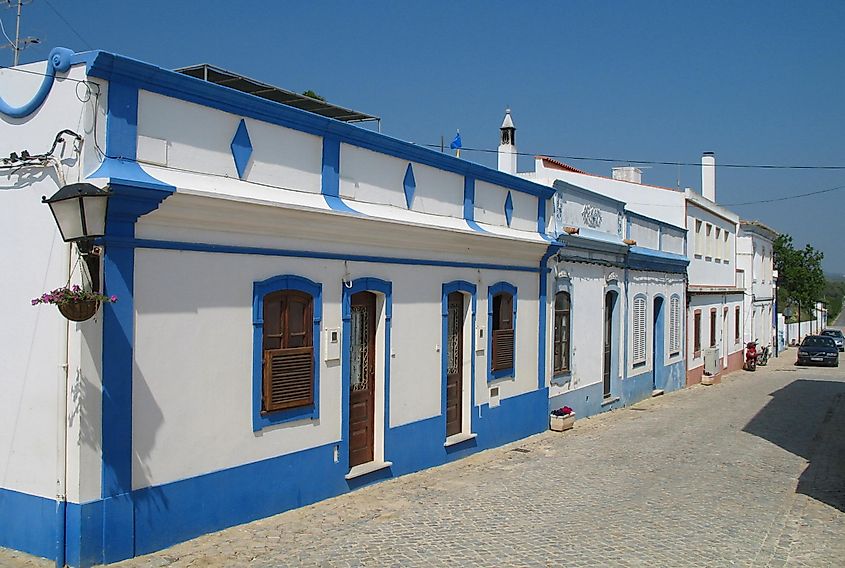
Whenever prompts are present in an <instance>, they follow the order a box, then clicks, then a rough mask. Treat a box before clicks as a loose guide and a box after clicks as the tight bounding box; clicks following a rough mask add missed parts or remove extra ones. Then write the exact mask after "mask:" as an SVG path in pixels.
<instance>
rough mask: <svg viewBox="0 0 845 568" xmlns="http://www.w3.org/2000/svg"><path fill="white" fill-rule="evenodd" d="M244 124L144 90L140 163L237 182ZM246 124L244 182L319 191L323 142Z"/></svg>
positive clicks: (259, 124)
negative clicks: (237, 146) (235, 149)
mask: <svg viewBox="0 0 845 568" xmlns="http://www.w3.org/2000/svg"><path fill="white" fill-rule="evenodd" d="M240 121H241V117H240V116H237V115H234V114H229V113H226V112H223V111H219V110H215V109H211V108H208V107H205V106H202V105H198V104H194V103H189V102H185V101H179V100H177V99H174V98H171V97H165V96H163V95H158V94H155V93H150V92H147V91H141V92H140V93H139V96H138V137H139V140H138V160H140V161H142V162H151V163H156V164H159V165H168V166H170V167H175V168H182V169H186V170H190V171H195V172H203V173H208V174H212V175H219V176H226V177H230V178H235V179H238V172H237V169H236V168H235V162H234V159H233V158H232V150H231V148H230V145H231V143H232V139H233V138H234V137H235V133H236V132H237V130H238V125H239V124H240ZM246 125H247V131H248V132H249V138H250V141H251V143H252V147H253V152H252V157H251V159H250V162H249V165H248V166H247V169H246V172H245V175H244V179H246V180H248V181H251V182H256V183H261V184H270V185H275V186H283V187H287V188H289V189H296V190H298V191H308V192H316V193H319V192H320V180H321V171H322V164H323V162H322V151H323V141H322V138H321V137H319V136H313V135H311V134H305V133H302V132H299V131H296V130H291V129H289V128H284V127H281V126H276V125H273V124H268V123H266V122H262V121H259V120H253V119H246ZM163 155H164V156H166V160H165V161H164V163H162V159H161V158H162V156H163ZM403 173H404V172H403ZM400 179H401V178H400ZM280 180H284V181H283V182H280ZM400 187H401V185H400Z"/></svg>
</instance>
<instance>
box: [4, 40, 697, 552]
mask: <svg viewBox="0 0 845 568" xmlns="http://www.w3.org/2000/svg"><path fill="white" fill-rule="evenodd" d="M0 117H2V121H0V156H4V157H5V156H8V158H6V159H5V160H4V161H3V163H2V164H0V166H2V167H0V231H2V235H3V237H4V241H5V242H6V243H7V246H6V247H3V249H2V251H0V257H1V258H2V259H3V261H5V265H6V266H14V267H15V271H14V272H15V277H14V278H8V279H7V280H6V284H5V285H4V289H5V292H4V293H3V294H0V310H2V313H3V314H4V324H3V326H2V327H1V328H0V387H2V389H3V391H4V393H5V396H4V397H2V399H0V546H4V547H11V548H15V549H19V550H23V551H26V552H29V553H32V554H36V555H40V556H44V557H49V558H55V559H56V561H57V563H59V564H60V565H63V564H68V565H71V566H88V565H92V564H97V563H108V562H113V561H117V560H121V559H124V558H129V557H132V556H136V555H139V554H144V553H147V552H151V551H154V550H158V549H161V548H164V547H167V546H169V545H171V544H174V543H176V542H179V541H183V540H186V539H190V538H192V537H195V536H198V535H201V534H204V533H208V532H211V531H214V530H218V529H221V528H225V527H227V526H232V525H235V524H239V523H243V522H247V521H250V520H253V519H257V518H261V517H265V516H268V515H272V514H275V513H278V512H281V511H285V510H288V509H291V508H295V507H300V506H302V505H306V504H308V503H312V502H315V501H318V500H321V499H325V498H327V497H330V496H334V495H338V494H340V493H343V492H346V491H349V490H351V489H354V488H356V487H358V486H361V485H364V484H367V483H371V482H374V481H377V480H380V479H384V478H388V477H393V476H397V475H402V474H404V473H409V472H412V471H417V470H420V469H423V468H427V467H431V466H435V465H438V464H442V463H445V462H448V461H450V460H453V459H456V458H459V457H462V456H466V455H468V454H471V453H473V452H476V451H479V450H482V449H485V448H490V447H494V446H498V445H501V444H504V443H507V442H510V441H514V440H518V439H520V438H523V437H526V436H529V435H531V434H534V433H537V432H540V431H542V430H544V429H546V428H547V426H548V410H549V408H550V406H557V405H559V404H561V403H569V404H570V406H573V407H574V408H576V411H577V412H578V413H579V416H586V415H589V414H592V413H594V412H598V411H599V410H601V409H607V408H612V407H613V406H614V405H619V404H627V403H630V402H632V401H634V400H638V399H640V398H643V397H645V396H649V395H650V394H651V393H652V391H653V390H655V389H670V388H675V383H676V382H677V377H676V371H675V368H676V366H677V365H678V364H680V368H683V353H682V352H681V353H680V354H674V353H673V352H672V351H671V348H670V347H669V345H670V344H672V345H674V344H673V343H672V341H673V340H672V339H669V338H670V336H672V335H671V334H672V333H675V331H673V330H674V328H670V327H671V326H670V324H669V323H668V322H669V321H670V315H669V314H670V311H671V309H670V305H673V304H672V302H673V301H674V299H675V298H680V299H681V301H683V278H684V277H683V273H684V269H685V266H686V264H685V262H686V260H685V259H683V258H678V251H676V250H675V249H677V247H678V246H681V247H683V242H684V234H683V231H680V230H677V228H676V227H671V226H669V225H668V224H666V223H659V222H654V221H653V220H651V219H649V218H647V217H642V216H637V215H634V214H631V213H630V212H628V211H626V210H625V207H624V204H623V203H621V202H618V201H614V200H611V199H607V198H604V197H602V196H601V195H597V194H594V193H590V192H589V191H586V190H583V189H579V188H575V187H570V186H564V187H550V186H548V185H545V184H542V183H536V182H534V181H531V180H527V179H523V178H521V177H518V176H515V175H511V174H512V173H514V172H510V173H509V172H501V171H497V170H493V169H489V168H486V167H484V166H481V165H478V164H474V163H471V162H468V161H465V160H461V159H458V158H455V157H452V156H449V155H445V154H441V153H439V152H435V151H431V150H428V149H425V148H421V147H419V146H416V145H414V144H411V143H408V142H404V141H401V140H396V139H394V138H390V137H388V136H385V135H383V134H380V133H377V132H373V131H371V130H367V129H365V128H362V127H359V126H356V125H354V124H350V123H348V122H343V121H341V120H336V119H333V118H329V117H326V116H322V115H319V114H315V113H312V112H306V111H304V110H300V109H297V108H293V107H291V106H289V105H285V104H281V103H278V102H275V101H273V100H268V99H266V98H261V97H258V96H255V95H252V94H248V93H246V92H242V91H238V90H235V89H231V88H227V87H223V86H220V85H217V84H214V83H213V82H209V81H206V80H203V79H201V78H197V77H192V76H188V75H186V74H184V73H178V72H174V71H169V70H165V69H161V68H159V67H156V66H154V65H150V64H147V63H143V62H140V61H136V60H132V59H129V58H125V57H122V56H118V55H114V54H111V53H106V52H100V51H94V52H85V53H78V54H77V53H72V52H70V51H68V50H63V49H56V50H54V51H53V53H52V54H51V57H50V60H49V61H48V62H46V63H43V62H42V63H39V64H32V65H28V66H23V67H21V68H12V69H2V70H0ZM511 134H512V132H511ZM56 140H58V142H57V143H56V144H55V146H54V147H53V149H52V150H50V148H51V146H52V145H53V142H54V141H56ZM511 140H512V139H511ZM24 151H26V154H24ZM34 155H43V156H44V157H43V159H38V160H32V159H31V156H34ZM26 156H29V157H30V158H27V157H26ZM74 182H89V183H92V184H95V185H97V186H98V187H102V188H107V189H108V191H109V195H110V197H109V202H108V209H107V215H106V231H105V233H106V234H105V237H103V238H102V239H101V240H100V241H98V243H97V244H98V247H99V249H98V252H99V270H100V274H99V275H92V276H95V278H93V280H95V281H96V280H97V278H96V276H99V277H100V278H99V279H100V280H101V282H102V285H103V290H104V292H105V293H106V294H107V295H115V296H117V297H118V301H117V302H116V303H113V304H104V305H103V306H101V307H100V309H99V311H98V312H97V314H96V315H95V316H94V317H93V318H92V319H90V320H87V321H85V322H81V323H72V322H69V321H67V320H65V319H64V318H63V317H61V316H60V314H59V313H58V312H57V311H55V310H54V309H52V308H51V307H45V306H31V305H30V300H31V299H32V298H35V297H37V296H39V295H40V294H41V293H43V292H44V291H45V290H49V289H52V288H56V287H58V286H61V285H63V284H65V283H66V282H74V281H78V280H79V278H80V274H82V273H83V271H84V270H85V268H84V267H82V266H80V264H79V263H78V262H77V256H76V251H75V249H74V248H73V247H72V246H70V245H67V244H66V243H64V242H63V241H62V239H61V236H60V234H59V232H58V230H57V228H56V226H55V223H54V221H53V219H52V217H51V215H50V213H49V210H48V209H47V207H46V206H45V205H43V204H42V201H41V197H42V196H43V195H51V194H53V193H55V192H56V190H58V189H59V188H60V187H62V186H65V185H68V184H70V183H74ZM588 206H589V207H588ZM579 211H580V213H579ZM586 213H589V215H587V214H586ZM578 215H580V219H581V221H580V222H579V221H578V220H577V219H575V218H574V217H577V216H578ZM573 216H574V217H573ZM570 226H571V227H573V228H575V229H579V231H578V232H573V233H570V232H569V231H567V230H566V228H567V227H570ZM558 237H559V238H558ZM635 241H636V243H635ZM681 252H682V251H681ZM96 265H97V263H93V264H92V266H96ZM679 283H680V284H679ZM679 286H680V287H679ZM561 293H566V294H569V310H570V312H569V316H568V317H569V320H568V323H567V325H568V326H569V327H570V329H571V330H582V329H583V330H584V333H582V332H581V331H577V332H576V333H575V334H574V336H573V339H572V340H571V341H569V342H568V347H567V351H566V352H565V356H566V357H567V358H568V361H569V363H568V364H569V365H570V368H569V369H568V371H567V370H561V368H560V365H559V364H560V363H561V361H562V359H561V357H563V356H564V351H563V350H562V340H561V339H559V338H562V337H563V327H562V325H563V324H564V319H562V318H563V315H564V313H563V312H564V311H565V310H564V309H562V306H563V305H562V304H561V303H560V302H559V300H562V299H563V296H561V295H560V294H561ZM608 298H611V299H612V300H613V304H612V306H611V311H610V315H609V316H608V318H609V324H608V327H607V328H606V329H609V330H610V331H609V335H608V340H607V341H605V342H604V343H601V342H599V341H592V342H590V341H586V340H587V339H589V338H590V337H591V336H593V337H595V336H596V333H597V332H599V331H600V330H602V329H605V328H603V327H602V325H603V324H602V321H603V320H602V319H601V318H599V317H597V315H596V314H597V313H598V312H599V310H601V309H603V308H602V307H603V306H605V305H609V304H606V303H605V302H607V301H608V300H607V299H608ZM658 304H659V305H658ZM558 308H561V309H558ZM635 312H636V315H634V313H635ZM638 326H639V327H638ZM642 326H645V328H644V329H645V331H643V332H642V333H640V332H638V331H635V329H640V328H641V327H642ZM587 331H589V333H587ZM672 337H674V336H672ZM556 338H558V339H556ZM608 345H609V347H607V346H608ZM608 348H609V349H610V361H611V363H610V367H608V370H609V372H610V393H609V394H610V396H605V395H606V394H607V393H606V392H604V391H603V390H602V389H601V388H600V387H601V385H603V384H604V382H603V380H602V377H601V373H602V369H603V367H601V365H599V362H602V361H604V360H605V359H604V357H605V356H604V350H606V349H608ZM681 351H682V350H681ZM556 366H557V368H556ZM596 385H599V386H598V387H597V386H596ZM608 401H610V402H608Z"/></svg>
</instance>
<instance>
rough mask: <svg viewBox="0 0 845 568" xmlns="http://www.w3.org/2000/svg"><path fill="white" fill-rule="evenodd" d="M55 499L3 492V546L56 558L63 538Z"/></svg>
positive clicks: (0, 528) (0, 503)
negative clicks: (58, 545) (58, 543)
mask: <svg viewBox="0 0 845 568" xmlns="http://www.w3.org/2000/svg"><path fill="white" fill-rule="evenodd" d="M57 520H58V515H57V503H56V501H55V500H54V499H47V498H45V497H38V496H35V495H29V494H27V493H20V492H18V491H13V490H11V489H4V488H0V546H2V547H4V548H13V549H15V550H20V551H22V552H26V553H29V554H34V555H35V556H43V557H45V558H54V557H55V556H56V543H57V542H58V539H59V538H61V537H60V535H59V533H58V529H59V528H61V529H62V530H63V529H64V526H62V524H63V523H62V524H59V523H58V522H57Z"/></svg>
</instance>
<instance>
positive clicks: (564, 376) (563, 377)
mask: <svg viewBox="0 0 845 568" xmlns="http://www.w3.org/2000/svg"><path fill="white" fill-rule="evenodd" d="M570 381H572V371H565V372H563V373H559V374H557V375H553V376H552V380H551V383H552V384H553V385H565V384H566V383H568V382H570Z"/></svg>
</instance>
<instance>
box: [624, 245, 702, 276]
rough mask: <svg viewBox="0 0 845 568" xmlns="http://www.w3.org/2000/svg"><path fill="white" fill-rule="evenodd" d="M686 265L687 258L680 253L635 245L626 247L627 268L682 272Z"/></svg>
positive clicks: (684, 270) (687, 262)
mask: <svg viewBox="0 0 845 568" xmlns="http://www.w3.org/2000/svg"><path fill="white" fill-rule="evenodd" d="M688 265H689V259H688V258H687V257H685V256H683V255H680V254H675V253H671V252H664V251H659V250H654V249H649V248H645V247H637V246H632V247H631V248H630V249H628V268H632V269H634V270H656V271H660V272H674V273H684V272H686V270H687V266H688Z"/></svg>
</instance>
